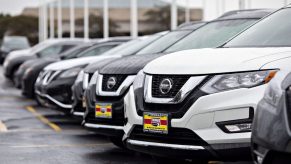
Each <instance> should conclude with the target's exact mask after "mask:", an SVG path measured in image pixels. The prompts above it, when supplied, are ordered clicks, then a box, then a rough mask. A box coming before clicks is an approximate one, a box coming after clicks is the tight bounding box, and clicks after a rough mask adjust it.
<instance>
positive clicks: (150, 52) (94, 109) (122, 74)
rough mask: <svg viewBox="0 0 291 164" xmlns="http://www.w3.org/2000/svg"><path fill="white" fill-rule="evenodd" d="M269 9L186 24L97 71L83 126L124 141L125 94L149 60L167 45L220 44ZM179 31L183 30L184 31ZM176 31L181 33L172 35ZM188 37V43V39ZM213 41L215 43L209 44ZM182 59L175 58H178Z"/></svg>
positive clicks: (87, 98)
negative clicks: (194, 26)
mask: <svg viewBox="0 0 291 164" xmlns="http://www.w3.org/2000/svg"><path fill="white" fill-rule="evenodd" d="M253 12H254V13H256V14H254V13H253ZM266 13H268V11H263V10H262V11H259V10H258V11H252V12H249V11H248V12H247V11H242V12H238V13H234V14H232V15H228V16H226V17H221V18H219V19H216V20H214V21H211V22H208V23H206V24H205V25H204V26H202V27H200V28H198V29H197V28H193V29H191V28H190V29H188V31H187V30H186V31H187V32H186V31H184V28H182V29H178V30H176V31H172V32H170V33H169V34H167V35H165V36H164V37H162V38H160V39H159V40H157V41H156V42H154V43H152V44H151V45H149V46H147V47H145V48H144V49H142V50H141V51H139V52H138V53H137V55H135V56H129V57H125V58H122V59H119V60H116V61H113V62H111V63H110V64H108V65H106V66H105V67H103V68H101V69H100V70H98V73H97V74H95V76H97V77H94V78H92V79H97V83H96V86H94V85H92V87H91V88H88V90H87V91H86V98H85V100H86V101H87V103H86V104H87V111H86V113H85V116H84V126H85V127H87V128H91V129H95V131H100V133H104V132H107V135H108V136H111V137H112V135H113V134H116V135H115V136H114V137H115V139H114V140H115V142H117V141H119V143H120V145H122V136H123V134H124V132H123V130H124V125H125V124H126V122H127V121H126V119H125V117H124V110H125V109H124V96H125V95H126V94H127V92H128V90H129V88H130V86H131V85H132V82H133V80H134V79H135V77H136V74H137V73H138V72H139V71H140V70H141V69H143V67H144V66H145V65H146V64H147V63H149V62H150V61H152V60H154V59H156V58H158V57H160V56H163V55H165V54H167V53H168V49H171V51H173V50H172V47H175V50H174V51H179V50H183V49H188V48H193V47H192V46H191V45H198V44H197V43H200V44H199V47H207V45H208V46H209V47H216V46H219V45H220V43H221V42H223V41H224V42H225V41H226V40H228V39H229V38H230V37H232V36H234V35H235V34H236V33H238V32H239V31H240V30H242V29H244V28H246V27H247V26H249V25H250V24H252V23H254V22H255V21H257V20H258V19H260V18H261V17H262V16H263V15H266ZM227 30H228V31H227ZM206 31H207V32H206ZM180 33H184V35H181V34H180ZM173 35H178V36H180V37H179V38H178V37H173ZM197 36H199V37H197ZM200 37H201V38H200ZM189 38H190V39H189ZM216 38H220V39H221V40H217V39H216ZM185 40H186V41H187V43H185ZM213 40H217V41H216V44H214V43H213ZM188 42H189V43H191V45H190V44H188ZM210 42H211V43H212V44H209V43H210ZM181 43H183V44H187V45H188V47H185V46H183V47H181V49H179V48H176V47H177V45H181ZM202 43H204V44H205V45H204V44H202ZM199 47H197V48H199ZM179 61H180V60H176V61H175V62H179ZM168 64H172V63H168ZM106 108H108V110H109V112H106V110H105V109H106ZM104 110H105V111H104Z"/></svg>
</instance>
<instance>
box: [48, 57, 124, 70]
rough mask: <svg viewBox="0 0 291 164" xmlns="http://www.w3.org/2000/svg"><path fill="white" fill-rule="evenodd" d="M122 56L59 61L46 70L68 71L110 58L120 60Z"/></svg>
mask: <svg viewBox="0 0 291 164" xmlns="http://www.w3.org/2000/svg"><path fill="white" fill-rule="evenodd" d="M119 57H120V56H93V57H83V58H77V59H70V60H64V61H59V62H56V63H52V64H50V65H48V66H46V67H45V68H44V69H45V70H55V71H58V70H66V69H70V68H73V67H78V66H82V65H86V64H91V63H94V62H98V61H101V60H104V59H108V58H119Z"/></svg>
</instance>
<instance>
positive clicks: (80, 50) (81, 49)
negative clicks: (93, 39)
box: [63, 47, 89, 59]
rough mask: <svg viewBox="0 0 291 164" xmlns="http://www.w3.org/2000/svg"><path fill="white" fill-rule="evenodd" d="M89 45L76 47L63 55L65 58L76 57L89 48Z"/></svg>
mask: <svg viewBox="0 0 291 164" xmlns="http://www.w3.org/2000/svg"><path fill="white" fill-rule="evenodd" d="M88 48H89V47H82V48H78V49H75V50H73V51H70V52H68V53H67V52H66V54H64V55H63V59H73V58H75V57H76V56H77V55H78V54H80V53H81V52H83V51H84V50H86V49H88Z"/></svg>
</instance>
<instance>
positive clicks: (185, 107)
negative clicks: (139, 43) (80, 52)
mask: <svg viewBox="0 0 291 164" xmlns="http://www.w3.org/2000/svg"><path fill="white" fill-rule="evenodd" d="M290 17H291V8H289V7H286V8H282V9H280V10H278V11H276V12H275V13H273V14H271V15H270V16H268V17H266V18H264V19H263V20H261V21H259V22H258V23H256V24H255V25H253V26H252V27H250V28H249V29H247V30H245V31H244V32H242V33H241V34H239V35H238V36H236V37H234V38H233V39H232V40H230V41H229V42H228V43H226V44H224V45H223V46H221V47H220V48H217V49H201V50H187V51H181V52H176V53H173V54H170V55H167V56H163V57H160V58H158V59H156V60H154V61H152V62H151V63H149V64H148V65H147V66H146V67H145V68H144V70H143V71H141V72H140V73H139V74H138V75H137V77H136V79H135V81H134V84H133V86H132V87H131V88H130V90H129V93H128V94H127V95H126V96H125V110H126V113H125V115H126V119H127V120H128V122H127V124H126V126H125V136H124V140H125V142H126V145H127V147H128V148H129V149H132V150H136V151H140V152H144V153H149V154H152V155H155V156H160V157H163V158H164V157H167V158H182V159H192V160H205V161H207V160H249V159H250V137H251V127H252V120H253V116H254V113H255V110H256V108H257V104H258V102H259V101H260V100H261V99H262V97H263V95H264V92H265V89H266V86H267V85H268V82H269V81H270V80H271V79H272V78H273V77H274V76H275V75H276V73H277V72H278V71H282V70H284V71H291V66H290V65H291V22H290ZM160 159H161V158H160Z"/></svg>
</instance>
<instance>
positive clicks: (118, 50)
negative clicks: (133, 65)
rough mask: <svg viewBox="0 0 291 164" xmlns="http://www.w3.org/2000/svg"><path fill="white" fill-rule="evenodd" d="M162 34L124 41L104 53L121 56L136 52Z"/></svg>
mask: <svg viewBox="0 0 291 164" xmlns="http://www.w3.org/2000/svg"><path fill="white" fill-rule="evenodd" d="M161 36H162V35H151V36H148V37H146V38H138V39H134V40H132V41H129V42H127V43H124V44H122V45H120V46H118V47H115V48H113V49H112V50H109V51H107V52H105V53H104V54H103V55H121V56H128V55H132V54H135V53H136V52H138V51H139V50H141V49H142V48H144V47H145V46H147V45H149V44H150V43H152V42H153V41H155V40H157V39H158V38H160V37H161Z"/></svg>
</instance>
